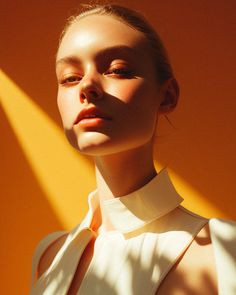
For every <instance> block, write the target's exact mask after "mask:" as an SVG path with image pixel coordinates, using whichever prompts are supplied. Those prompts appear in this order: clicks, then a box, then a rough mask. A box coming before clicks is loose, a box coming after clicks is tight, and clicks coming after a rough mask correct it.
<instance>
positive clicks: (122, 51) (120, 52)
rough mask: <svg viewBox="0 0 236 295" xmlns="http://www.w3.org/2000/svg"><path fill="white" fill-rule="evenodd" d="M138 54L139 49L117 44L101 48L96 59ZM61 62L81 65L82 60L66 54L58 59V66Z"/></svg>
mask: <svg viewBox="0 0 236 295" xmlns="http://www.w3.org/2000/svg"><path fill="white" fill-rule="evenodd" d="M136 55H137V50H136V49H135V48H131V47H129V46H126V45H117V46H112V47H107V48H104V49H101V50H100V51H98V52H97V53H96V54H95V60H100V59H101V58H105V59H109V58H111V57H114V56H115V57H116V58H119V57H120V58H122V57H128V56H129V57H132V56H133V57H135V56H136ZM59 64H73V65H76V66H78V65H81V60H80V59H79V57H77V56H65V57H62V58H60V59H58V60H57V61H56V66H58V65H59Z"/></svg>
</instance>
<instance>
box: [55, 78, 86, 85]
mask: <svg viewBox="0 0 236 295" xmlns="http://www.w3.org/2000/svg"><path fill="white" fill-rule="evenodd" d="M81 79H82V77H80V76H70V77H66V78H64V79H62V80H61V81H60V84H61V85H74V84H77V83H78V82H80V80H81Z"/></svg>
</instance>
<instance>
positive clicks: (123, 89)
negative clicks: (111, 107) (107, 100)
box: [108, 78, 145, 103]
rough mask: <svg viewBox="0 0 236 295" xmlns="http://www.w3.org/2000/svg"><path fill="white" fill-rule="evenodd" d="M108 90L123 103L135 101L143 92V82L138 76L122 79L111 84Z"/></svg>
mask: <svg viewBox="0 0 236 295" xmlns="http://www.w3.org/2000/svg"><path fill="white" fill-rule="evenodd" d="M108 92H109V94H111V95H112V96H114V97H116V98H117V99H119V100H120V101H122V102H124V103H132V102H137V101H138V100H140V99H141V96H142V95H143V94H144V93H145V82H144V81H143V80H142V79H139V78H137V79H132V80H125V81H124V80H123V81H121V83H116V84H114V85H111V86H110V87H109V90H108Z"/></svg>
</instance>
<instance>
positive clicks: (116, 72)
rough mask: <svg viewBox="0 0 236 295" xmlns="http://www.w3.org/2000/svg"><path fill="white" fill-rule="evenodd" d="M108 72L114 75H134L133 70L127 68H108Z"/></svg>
mask: <svg viewBox="0 0 236 295" xmlns="http://www.w3.org/2000/svg"><path fill="white" fill-rule="evenodd" d="M106 74H108V75H109V74H111V75H112V74H114V75H118V76H131V75H132V71H131V70H129V69H126V68H114V69H111V70H108V71H107V73H106Z"/></svg>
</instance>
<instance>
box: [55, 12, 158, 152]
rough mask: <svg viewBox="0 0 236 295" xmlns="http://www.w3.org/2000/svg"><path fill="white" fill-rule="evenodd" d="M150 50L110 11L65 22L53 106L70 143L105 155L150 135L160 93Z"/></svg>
mask: <svg viewBox="0 0 236 295" xmlns="http://www.w3.org/2000/svg"><path fill="white" fill-rule="evenodd" d="M150 55H151V54H150V49H149V45H148V42H147V41H146V39H145V37H144V35H143V34H142V33H141V32H138V31H137V30H134V29H133V28H131V27H130V26H128V25H126V24H124V23H122V22H121V21H119V20H117V19H115V18H114V17H111V16H106V15H90V16H87V17H85V18H83V19H81V20H79V21H78V22H76V23H74V24H73V25H72V26H71V27H70V28H69V30H68V31H67V33H66V35H65V36H64V38H63V39H62V42H61V44H60V47H59V50H58V55H57V63H56V72H57V78H58V83H59V86H58V107H59V111H60V114H61V117H62V122H63V126H64V129H65V133H66V135H67V138H68V140H69V141H70V143H71V144H72V145H73V146H74V147H75V148H76V149H78V150H80V151H81V152H83V153H87V154H90V155H105V154H110V153H118V152H121V151H125V150H128V149H133V148H136V147H139V146H142V145H144V144H146V143H148V142H149V141H151V138H152V136H153V133H154V131H155V127H156V122H157V114H158V108H159V105H160V101H161V97H160V93H159V85H158V82H157V77H156V74H155V68H154V65H153V60H152V59H151V57H150ZM81 112H82V113H81Z"/></svg>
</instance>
